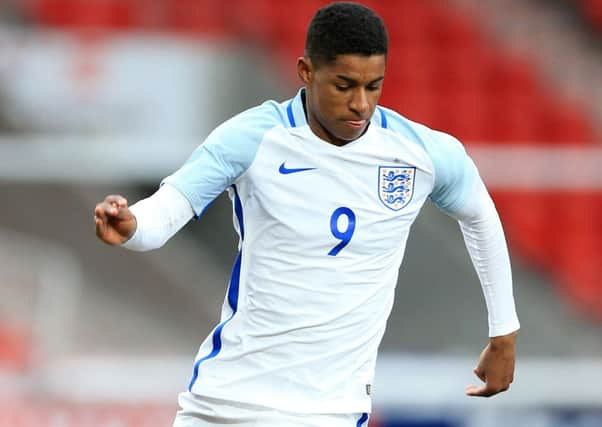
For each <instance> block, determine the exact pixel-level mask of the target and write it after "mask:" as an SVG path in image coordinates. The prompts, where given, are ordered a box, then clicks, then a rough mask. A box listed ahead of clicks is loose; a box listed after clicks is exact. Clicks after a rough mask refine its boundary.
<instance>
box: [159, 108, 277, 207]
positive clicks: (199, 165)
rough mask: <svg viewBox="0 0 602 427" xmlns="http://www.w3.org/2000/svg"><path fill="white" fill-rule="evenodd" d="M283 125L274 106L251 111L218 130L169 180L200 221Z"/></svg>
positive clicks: (166, 181)
mask: <svg viewBox="0 0 602 427" xmlns="http://www.w3.org/2000/svg"><path fill="white" fill-rule="evenodd" d="M278 124H280V116H279V113H278V111H277V110H276V107H275V106H274V105H272V104H270V103H266V104H263V105H261V106H259V107H255V108H253V109H250V110H247V111H245V112H243V113H241V114H239V115H237V116H235V117H233V118H232V119H230V120H228V121H226V122H224V123H223V124H221V125H220V126H218V127H217V128H216V129H215V130H214V131H213V132H211V134H209V136H208V137H207V139H206V140H205V141H204V142H203V143H202V144H201V145H199V147H198V148H197V149H196V150H195V151H194V152H193V153H192V155H191V156H190V158H189V159H188V160H187V161H186V162H185V163H184V165H183V166H182V167H181V168H180V169H178V170H177V171H176V172H174V173H173V174H172V175H170V176H168V177H166V178H165V179H164V180H163V182H162V183H161V184H165V183H168V184H170V185H172V186H173V187H175V188H176V189H177V190H178V191H180V192H181V193H182V194H183V195H184V196H185V197H186V198H187V199H188V201H189V202H190V204H191V206H192V208H193V210H194V213H195V215H196V216H197V217H199V216H200V215H201V214H202V213H203V211H204V209H205V208H206V207H207V206H208V205H209V204H210V203H211V202H212V201H213V200H214V199H215V198H216V197H217V196H218V195H220V194H221V193H222V192H223V191H224V190H225V189H226V188H228V187H229V186H230V185H232V184H233V183H234V182H235V181H236V179H237V178H238V177H239V176H240V175H242V174H243V173H244V172H245V171H246V170H247V169H248V168H249V167H250V166H251V163H252V162H253V160H254V158H255V155H256V153H257V150H258V149H259V145H260V143H261V140H262V139H263V137H264V135H265V133H266V132H267V131H269V130H270V129H271V128H273V127H275V126H277V125H278Z"/></svg>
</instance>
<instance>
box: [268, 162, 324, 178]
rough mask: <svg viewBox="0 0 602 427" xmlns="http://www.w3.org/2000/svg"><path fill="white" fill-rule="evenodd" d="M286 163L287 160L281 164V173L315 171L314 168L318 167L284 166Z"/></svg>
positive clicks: (279, 170)
mask: <svg viewBox="0 0 602 427" xmlns="http://www.w3.org/2000/svg"><path fill="white" fill-rule="evenodd" d="M284 163H286V162H283V163H282V164H281V165H280V168H279V169H278V172H280V173H281V174H283V175H286V174H289V173H297V172H305V171H313V170H315V169H317V168H290V169H289V168H287V167H286V166H284Z"/></svg>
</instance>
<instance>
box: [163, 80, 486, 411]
mask: <svg viewBox="0 0 602 427" xmlns="http://www.w3.org/2000/svg"><path fill="white" fill-rule="evenodd" d="M303 97H304V95H303V89H301V90H300V91H299V93H298V94H297V95H296V97H295V98H293V99H292V100H290V101H287V102H285V103H282V104H279V103H276V102H273V101H269V102H266V103H264V104H262V105H261V106H258V107H256V108H253V109H250V110H248V111H245V112H243V113H241V114H239V115H237V116H235V117H234V118H232V119H230V120H229V121H227V122H225V123H224V124H222V125H221V126H219V127H218V128H217V129H216V130H214V131H213V132H212V133H211V134H210V135H209V137H208V138H207V140H206V141H205V142H204V143H203V144H201V145H200V146H199V148H198V149H197V150H196V151H195V152H194V153H193V155H192V156H191V158H190V159H189V160H188V161H187V162H186V164H185V165H184V166H183V167H182V168H181V169H180V170H178V171H177V172H175V173H174V174H173V175H171V176H169V177H167V178H166V179H165V180H164V182H166V183H169V184H170V185H173V186H174V187H175V188H177V189H178V190H179V191H180V192H181V193H183V194H184V195H185V196H186V197H187V198H188V200H189V201H190V203H191V205H192V207H193V209H194V211H195V213H196V215H197V216H200V215H201V214H202V212H203V210H204V209H205V208H206V207H207V206H208V205H209V203H211V201H212V200H213V199H214V198H215V197H216V196H217V195H219V194H220V193H221V192H222V191H224V189H228V192H229V195H230V197H231V199H232V201H233V208H234V225H235V228H236V230H237V231H238V234H239V236H240V243H239V252H238V255H237V257H236V261H235V263H234V267H233V270H232V277H231V280H230V284H229V288H228V291H227V296H226V299H225V302H224V305H223V308H222V316H221V323H220V324H219V325H218V326H216V327H215V329H214V330H213V331H212V332H211V334H210V335H209V336H208V337H207V339H206V340H205V341H204V342H203V343H202V345H201V347H200V350H199V353H198V356H197V358H196V362H195V363H194V368H193V375H192V380H191V382H190V387H189V390H190V391H192V392H193V393H195V394H198V395H204V396H210V397H215V398H220V399H226V400H231V401H239V402H247V403H252V404H258V405H264V406H268V407H273V408H278V409H282V410H287V411H294V412H314V413H353V412H370V387H371V384H372V380H373V376H374V368H375V362H376V354H377V349H378V346H379V343H380V341H381V338H382V336H383V333H384V331H385V325H386V321H387V317H388V315H389V313H390V311H391V307H392V305H393V300H394V290H395V285H396V283H397V275H398V271H399V267H400V264H401V261H402V257H403V254H404V249H405V245H406V241H407V238H408V233H409V231H410V227H411V225H412V223H413V222H414V220H415V219H416V216H417V215H418V213H419V211H420V209H421V207H422V205H423V204H424V202H425V200H426V199H427V198H429V197H430V198H431V199H432V200H433V201H434V202H435V203H436V204H437V205H438V206H439V207H440V208H441V209H443V210H444V211H448V212H454V210H455V209H457V208H459V207H461V206H462V204H463V203H464V200H465V199H466V197H467V196H468V193H469V192H470V189H471V188H473V184H474V182H475V180H477V179H480V178H479V176H478V173H477V171H476V168H475V166H474V164H473V163H472V161H471V160H470V159H469V158H468V156H467V155H466V153H465V151H464V149H463V147H462V145H461V144H460V143H459V142H458V141H457V140H455V139H454V138H453V137H451V136H449V135H447V134H444V133H441V132H436V131H433V130H431V129H429V128H427V127H425V126H423V125H420V124H417V123H414V122H411V121H409V120H407V119H405V118H403V117H402V116H400V115H399V114H397V113H395V112H394V111H391V110H389V109H386V108H383V107H380V106H379V107H377V109H376V111H375V113H374V117H373V118H372V120H371V124H370V126H369V127H368V129H367V131H366V132H365V133H364V134H363V135H362V136H361V137H360V138H358V139H356V140H354V141H352V142H350V143H348V144H346V145H344V146H341V147H339V146H335V145H332V144H330V143H328V142H326V141H323V140H321V139H320V138H318V137H317V136H316V135H315V134H314V133H313V132H312V131H311V129H310V128H309V125H308V124H307V121H306V118H305V114H304V109H303V101H302V98H303Z"/></svg>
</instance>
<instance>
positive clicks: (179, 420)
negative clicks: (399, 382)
mask: <svg viewBox="0 0 602 427" xmlns="http://www.w3.org/2000/svg"><path fill="white" fill-rule="evenodd" d="M178 403H179V405H180V407H181V408H182V409H180V410H179V411H178V413H177V415H176V419H175V421H174V423H173V427H209V426H221V425H227V426H230V427H367V426H368V414H362V413H357V414H303V413H294V412H286V411H279V410H277V409H272V408H267V407H265V406H257V405H251V404H248V403H239V402H230V401H226V400H220V399H213V398H210V397H205V396H198V395H195V394H192V393H190V392H188V391H186V392H183V393H180V395H179V397H178Z"/></svg>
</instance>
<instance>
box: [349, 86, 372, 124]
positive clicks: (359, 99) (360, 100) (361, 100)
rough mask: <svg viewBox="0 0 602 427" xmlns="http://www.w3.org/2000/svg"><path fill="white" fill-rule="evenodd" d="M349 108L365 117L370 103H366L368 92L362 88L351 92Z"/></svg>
mask: <svg viewBox="0 0 602 427" xmlns="http://www.w3.org/2000/svg"><path fill="white" fill-rule="evenodd" d="M349 109H351V110H352V111H353V112H355V113H356V114H357V115H358V116H360V117H361V118H365V117H366V115H367V113H368V111H369V109H370V104H369V103H368V94H367V93H366V90H365V89H364V88H357V90H355V91H354V92H353V97H352V98H351V102H350V103H349Z"/></svg>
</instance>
